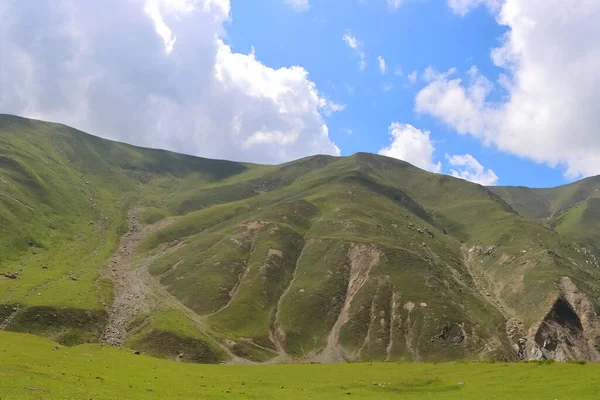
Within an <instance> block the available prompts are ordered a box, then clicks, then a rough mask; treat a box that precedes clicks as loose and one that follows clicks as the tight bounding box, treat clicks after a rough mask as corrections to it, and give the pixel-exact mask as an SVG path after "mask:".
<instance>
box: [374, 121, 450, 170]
mask: <svg viewBox="0 0 600 400" xmlns="http://www.w3.org/2000/svg"><path fill="white" fill-rule="evenodd" d="M388 132H389V135H390V140H391V143H390V144H389V145H388V146H387V147H384V148H382V149H381V150H379V154H381V155H384V156H388V157H394V158H398V159H400V160H404V161H407V162H409V163H411V164H413V165H416V166H417V167H419V168H422V169H425V170H427V171H431V172H440V170H441V168H442V164H441V163H440V162H438V163H434V162H433V153H434V152H435V147H434V146H433V143H432V141H431V138H430V137H429V135H430V132H429V131H422V130H421V129H418V128H415V127H414V126H412V125H410V124H402V123H400V122H392V124H391V125H390V126H389V128H388Z"/></svg>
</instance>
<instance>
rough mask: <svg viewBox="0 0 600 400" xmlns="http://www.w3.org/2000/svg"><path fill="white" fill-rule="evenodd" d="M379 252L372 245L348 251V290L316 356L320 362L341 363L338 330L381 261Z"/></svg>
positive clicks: (361, 245)
mask: <svg viewBox="0 0 600 400" xmlns="http://www.w3.org/2000/svg"><path fill="white" fill-rule="evenodd" d="M381 255H382V254H381V251H380V250H379V249H378V248H377V247H375V246H374V245H365V244H352V245H350V248H349V249H348V262H349V264H350V272H349V279H348V288H347V290H346V298H345V300H344V305H343V306H342V310H341V311H340V314H339V316H338V319H337V320H336V322H335V324H334V325H333V328H331V332H330V333H329V336H328V337H327V345H326V346H325V349H324V350H323V352H322V353H321V354H320V355H319V356H318V359H319V361H321V362H343V361H344V356H343V351H342V348H341V346H340V344H339V339H340V330H341V329H342V326H344V324H345V323H346V322H348V320H349V319H350V306H351V305H352V300H353V299H354V296H356V293H358V291H359V290H360V289H361V288H362V287H363V285H364V284H365V282H366V281H367V280H368V279H369V273H370V272H371V268H373V267H374V266H375V265H377V263H379V260H380V259H381Z"/></svg>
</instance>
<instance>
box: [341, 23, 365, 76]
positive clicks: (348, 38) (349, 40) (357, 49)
mask: <svg viewBox="0 0 600 400" xmlns="http://www.w3.org/2000/svg"><path fill="white" fill-rule="evenodd" d="M342 40H343V41H344V42H346V44H347V45H348V47H350V48H351V49H352V50H354V53H355V54H356V55H357V56H358V57H359V59H360V60H359V62H358V69H359V70H361V71H362V70H364V69H365V68H366V67H367V61H366V58H367V56H366V54H365V51H364V46H363V43H362V42H361V41H360V40H358V39H357V38H356V37H354V36H352V34H351V33H349V32H348V33H345V34H344V36H342Z"/></svg>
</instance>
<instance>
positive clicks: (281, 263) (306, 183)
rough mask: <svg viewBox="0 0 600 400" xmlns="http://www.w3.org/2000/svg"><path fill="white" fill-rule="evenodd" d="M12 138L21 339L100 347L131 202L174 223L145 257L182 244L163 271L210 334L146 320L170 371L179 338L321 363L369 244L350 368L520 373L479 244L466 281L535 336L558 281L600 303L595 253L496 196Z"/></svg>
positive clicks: (147, 335) (69, 138)
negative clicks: (359, 251)
mask: <svg viewBox="0 0 600 400" xmlns="http://www.w3.org/2000/svg"><path fill="white" fill-rule="evenodd" d="M0 141H2V143H1V145H0V156H2V157H4V158H0V160H2V162H1V163H0V177H1V178H2V180H1V181H0V193H1V194H2V195H1V196H0V201H2V203H0V218H1V219H2V221H3V222H4V224H3V225H2V227H3V228H4V227H5V228H4V230H0V239H2V240H1V241H0V242H1V243H3V244H5V243H6V245H5V247H4V248H3V249H2V250H1V251H2V252H1V253H0V272H12V271H19V267H20V266H21V267H22V273H21V275H20V276H19V279H16V280H9V279H3V280H0V306H3V307H0V316H1V317H2V318H4V315H5V314H7V313H8V314H10V310H11V309H12V307H14V305H15V304H17V303H18V304H20V305H21V310H20V311H19V314H17V316H16V318H15V319H14V320H13V322H11V324H10V325H9V329H12V330H24V331H29V332H34V333H38V334H43V335H45V336H48V337H51V338H54V339H57V340H60V341H61V342H64V343H77V342H81V341H93V340H94V339H95V338H97V336H98V334H99V332H100V330H101V327H102V325H103V323H104V321H105V318H106V315H105V312H104V308H103V307H102V303H101V302H102V299H103V298H104V299H105V298H107V297H109V296H110V287H109V285H106V284H104V283H103V282H98V281H97V278H98V271H99V268H100V267H102V265H103V262H104V261H105V260H106V259H107V257H108V256H109V254H110V253H111V252H112V251H113V250H114V249H115V247H116V245H117V242H118V237H119V233H120V232H122V231H123V229H124V227H125V226H124V224H125V218H124V214H125V213H124V210H125V209H126V208H127V207H128V205H129V204H133V203H134V202H136V203H138V204H141V205H142V206H144V207H145V212H144V213H143V214H142V220H144V221H146V222H153V221H157V220H160V219H162V218H170V220H171V221H172V222H173V223H172V224H171V225H169V226H168V227H167V228H165V229H164V230H161V231H159V232H156V233H155V234H153V235H151V236H150V237H149V238H147V240H145V241H144V242H143V243H142V245H141V246H140V248H139V249H138V250H139V254H140V256H144V255H145V254H146V253H147V252H149V251H155V250H157V249H164V248H165V247H167V248H169V247H172V248H171V250H170V251H168V252H166V253H165V255H164V256H163V257H160V258H158V259H157V261H156V262H154V263H153V264H152V265H151V266H150V272H151V273H152V274H153V275H154V276H155V277H156V279H157V280H158V281H159V282H160V283H161V284H162V285H163V286H164V287H165V288H166V289H167V290H168V291H169V292H170V293H171V294H172V295H174V296H175V297H176V298H177V299H179V300H180V301H181V302H182V303H183V304H184V305H185V306H187V307H188V308H190V309H192V310H194V311H195V312H197V313H198V314H199V315H202V316H204V317H203V320H204V322H206V326H208V328H209V329H208V330H207V331H206V332H199V331H198V330H197V328H196V325H194V324H191V321H190V320H189V319H187V316H185V315H183V314H181V313H180V312H179V311H178V312H176V315H173V314H172V313H173V312H174V311H173V310H170V309H166V310H163V312H162V313H159V314H158V315H150V316H140V320H139V321H137V322H136V323H139V328H138V330H136V331H135V334H134V335H133V336H132V337H131V338H130V340H129V342H128V343H129V344H130V345H137V346H138V347H143V345H144V341H147V340H151V341H154V343H156V345H155V346H154V347H153V348H154V349H155V350H156V348H158V347H161V346H164V347H165V348H168V349H169V350H168V354H166V353H165V354H160V355H163V356H167V357H174V356H176V354H177V353H178V351H177V350H176V347H177V346H178V343H182V342H181V340H179V341H178V340H175V341H173V337H174V335H175V336H176V337H177V338H181V337H183V338H184V339H186V338H187V339H194V340H196V341H193V342H189V343H188V342H186V343H188V345H187V346H188V348H191V349H196V350H193V351H194V352H203V350H202V349H198V348H197V345H198V340H199V341H202V339H203V337H204V336H205V335H206V334H207V333H208V334H210V335H212V336H216V337H218V338H219V339H228V340H229V341H230V343H231V344H232V347H231V349H230V350H231V351H232V352H233V353H235V354H237V355H239V356H242V357H246V358H251V359H253V360H258V361H262V360H266V359H269V358H272V357H273V356H274V355H275V352H274V350H275V349H276V347H277V346H276V344H275V343H273V341H272V337H273V334H275V336H276V337H278V338H279V341H280V342H281V345H282V346H283V347H284V349H285V350H286V351H287V352H288V353H289V354H290V355H292V356H295V357H314V356H317V355H318V354H319V353H320V352H321V351H322V350H323V349H324V348H325V347H326V344H327V340H328V336H329V333H330V331H331V329H332V327H333V326H334V324H335V322H336V320H337V319H338V317H339V314H340V311H341V310H342V309H343V307H344V302H345V298H346V296H347V292H348V285H349V282H350V280H351V276H352V271H351V268H350V265H351V264H352V260H349V255H350V249H351V248H352V247H353V246H355V245H357V244H361V245H364V246H367V247H368V245H371V244H373V245H374V246H375V248H376V251H377V252H379V253H380V255H381V257H380V258H379V261H378V263H376V264H375V265H374V266H373V267H372V269H371V271H370V273H369V276H368V279H366V280H365V281H364V284H363V285H362V287H360V288H359V289H358V290H357V292H356V293H355V295H354V299H353V301H352V302H351V303H350V304H349V307H347V310H346V311H347V316H346V319H347V321H346V323H345V324H342V326H341V329H340V333H339V343H340V345H341V346H342V351H343V355H344V357H346V358H347V359H363V360H371V359H373V360H383V359H386V358H387V359H391V360H419V359H423V360H448V359H456V358H467V359H477V358H490V357H495V356H503V357H508V358H511V357H512V356H511V354H512V350H509V346H510V343H509V340H508V338H507V337H506V333H505V332H504V324H505V317H504V316H503V315H502V314H501V312H500V311H499V310H498V309H497V308H496V307H494V306H492V305H491V304H490V302H489V301H488V299H486V296H484V295H483V294H482V293H481V291H480V290H477V286H476V284H475V282H474V280H473V275H472V274H471V273H470V272H469V270H468V269H467V266H466V264H465V253H464V250H465V249H470V248H472V249H474V248H475V247H474V246H477V245H481V246H484V247H487V246H495V247H494V250H493V252H491V253H490V254H487V253H481V252H479V251H478V252H475V253H474V256H473V257H472V258H473V260H470V264H473V265H471V268H472V269H473V268H474V271H471V272H475V273H476V274H481V275H482V276H484V277H485V279H487V280H488V281H490V282H491V285H490V288H489V290H490V291H492V292H493V294H494V297H495V298H498V299H499V300H500V301H501V302H502V303H503V304H504V306H505V307H506V309H507V310H508V311H510V312H511V313H512V314H513V315H515V316H517V317H518V318H519V319H521V320H523V321H525V323H526V327H528V326H529V325H531V324H533V323H534V322H535V321H537V320H539V319H540V318H541V317H543V316H544V315H545V314H546V313H547V311H548V304H547V303H548V302H549V301H551V299H552V298H553V297H555V296H556V288H555V285H554V280H555V279H556V278H559V277H561V276H564V275H569V276H571V278H572V279H573V281H574V282H575V283H576V285H577V286H579V287H580V289H581V290H583V291H584V292H586V293H592V292H597V291H599V290H600V288H598V287H597V286H598V285H597V284H596V283H595V282H598V276H597V275H598V273H597V272H596V270H595V269H592V268H589V267H587V266H586V261H589V260H587V258H586V257H587V255H586V254H581V253H580V252H579V251H578V249H577V247H576V246H574V245H573V244H572V243H571V242H569V241H567V240H564V239H563V238H561V237H560V236H558V235H556V233H554V232H552V231H551V230H549V229H546V228H544V227H543V226H541V225H539V224H537V223H535V222H533V221H531V220H528V219H524V218H522V217H521V216H520V215H518V214H517V213H516V212H515V211H514V209H513V208H512V207H511V206H509V205H508V204H507V203H506V202H504V201H503V200H501V199H500V197H498V195H496V194H494V193H493V192H492V191H490V190H488V189H486V188H484V187H481V186H479V185H474V184H471V183H468V182H466V181H463V180H460V179H455V178H452V177H449V176H441V175H435V174H430V173H427V172H425V171H422V170H420V169H418V168H415V167H413V166H411V165H410V164H407V163H404V162H401V161H398V160H394V159H390V158H386V157H380V156H374V155H369V154H362V153H359V154H356V155H354V156H351V157H346V158H334V157H327V156H315V157H309V158H305V159H301V160H297V161H294V162H291V163H287V164H283V165H280V166H257V165H246V164H239V163H231V162H226V161H215V160H206V159H201V158H195V157H189V156H183V155H177V154H174V153H169V152H164V151H156V150H147V149H140V148H136V147H132V146H127V145H123V144H119V143H114V142H109V141H105V140H102V139H98V138H95V137H92V136H89V135H85V134H83V133H81V132H78V131H75V130H72V129H70V128H67V127H64V126H61V125H56V124H48V123H42V122H36V121H30V120H24V119H20V118H16V117H8V116H0ZM588 189H589V188H588ZM588 189H586V190H588ZM588 192H589V190H588ZM544 193H545V192H544ZM565 193H566V192H565ZM565 193H563V194H561V195H560V196H557V197H556V198H551V196H549V195H548V196H547V195H546V194H544V195H543V196H541V195H540V196H538V195H537V194H536V196H537V197H536V198H538V200H539V202H541V203H543V204H546V203H547V204H548V207H554V205H555V204H559V203H560V202H563V203H564V202H567V203H568V202H569V201H571V200H569V199H577V198H585V193H583V194H582V189H581V188H579V187H573V188H572V190H571V189H570V191H569V192H568V193H566V194H565ZM586 193H587V192H586ZM540 199H541V200H540ZM563 203H560V204H563ZM565 204H566V203H565ZM515 208H516V209H518V207H517V206H515ZM545 212H546V211H544V210H542V211H540V213H541V215H545V214H544V213H545ZM29 241H31V242H32V244H33V245H31V246H30V245H29ZM174 245H177V246H174ZM367 247H365V248H367ZM548 250H552V251H551V252H549V251H548ZM358 261H360V260H358ZM43 266H46V267H47V269H45V268H43ZM71 276H74V277H76V278H77V280H72V279H71V278H70V277H71ZM37 293H40V294H39V295H37ZM596 297H597V296H594V299H595V298H596ZM594 301H595V300H594ZM35 306H38V307H45V308H42V309H40V308H34V307H35ZM347 306H348V304H347ZM61 307H66V311H64V310H61V312H60V313H57V310H60V309H61ZM7 310H8V311H7ZM90 312H91V313H90ZM56 319H58V321H59V323H58V324H57V323H56ZM69 324H70V325H69ZM80 324H81V326H82V327H83V328H82V329H79V328H78V327H79V326H80ZM192 327H193V329H192ZM461 329H462V331H463V333H461V332H460V331H461ZM165 332H167V333H168V334H169V335H167V336H165V335H164V333H165ZM187 339H186V340H187ZM486 343H488V344H489V343H492V345H491V346H484V344H486ZM157 354H158V353H157ZM213 356H214V358H215V360H214V361H216V360H220V359H221V357H222V355H219V354H216V353H211V355H210V357H213Z"/></svg>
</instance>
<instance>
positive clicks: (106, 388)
mask: <svg viewBox="0 0 600 400" xmlns="http://www.w3.org/2000/svg"><path fill="white" fill-rule="evenodd" d="M55 346H56V344H55V343H53V342H51V341H49V340H46V339H42V338H39V337H36V336H31V335H26V334H17V333H9V332H0V398H1V399H2V400H8V399H29V398H31V399H59V398H60V399H139V398H144V399H169V398H179V399H182V398H184V399H188V398H189V399H231V398H239V399H288V398H289V399H336V398H345V399H348V398H360V399H382V398H386V399H387V398H389V399H434V398H435V399H560V400H563V399H598V398H600V364H585V365H580V364H571V363H554V364H538V363H466V362H458V363H440V364H423V363H414V364H408V363H357V364H330V365H316V364H296V365H255V366H252V365H251V366H228V365H199V364H184V363H176V362H172V361H167V360H161V359H156V358H152V357H148V356H145V355H134V354H132V353H131V352H130V351H128V350H119V349H114V348H104V347H101V346H99V345H80V346H76V347H63V346H60V349H58V350H54V348H55Z"/></svg>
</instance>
